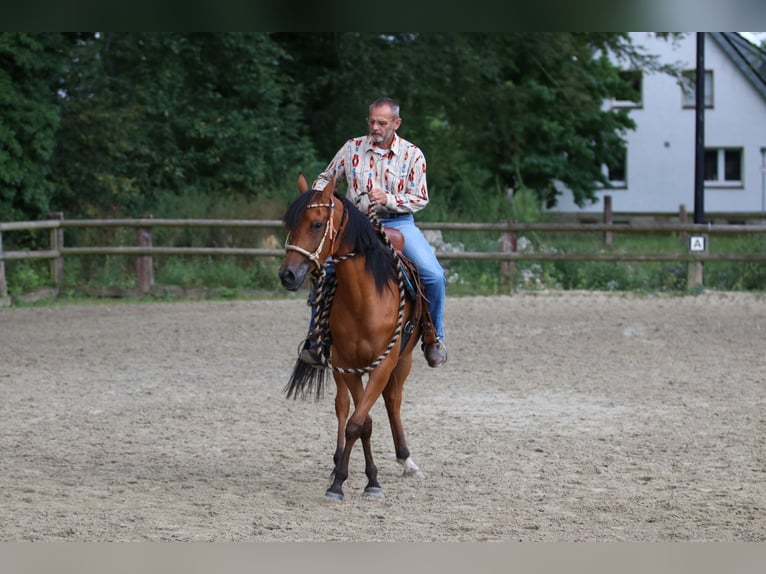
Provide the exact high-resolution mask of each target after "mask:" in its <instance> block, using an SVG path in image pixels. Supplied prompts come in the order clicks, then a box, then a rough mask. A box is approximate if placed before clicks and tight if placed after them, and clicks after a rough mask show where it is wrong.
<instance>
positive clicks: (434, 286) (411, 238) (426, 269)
mask: <svg viewBox="0 0 766 574" xmlns="http://www.w3.org/2000/svg"><path fill="white" fill-rule="evenodd" d="M380 221H381V223H382V224H383V226H384V227H393V228H394V229H398V230H399V231H400V232H401V233H402V235H403V236H404V256H405V257H407V259H410V260H411V261H412V262H413V263H414V264H415V267H417V269H418V272H419V273H420V280H421V281H422V283H423V290H424V291H425V294H426V298H427V299H428V310H429V311H430V312H431V319H432V320H433V322H434V328H435V329H436V334H437V336H438V337H439V339H441V340H444V300H445V298H446V291H447V278H446V277H445V275H444V269H443V268H442V266H441V263H439V260H438V259H437V258H436V255H435V254H434V251H433V249H431V245H430V244H429V243H428V240H427V239H426V238H425V235H423V232H422V231H420V228H418V227H417V226H416V225H415V218H414V217H413V216H412V215H411V214H406V215H400V216H398V217H386V218H381V220H380ZM325 272H326V273H327V275H328V276H329V275H331V274H333V273H335V266H334V265H333V264H332V263H331V262H330V265H328V267H327V270H326V271H325ZM313 297H314V294H313V293H312V296H311V302H312V305H311V321H310V323H309V334H311V331H312V330H313V329H314V317H315V314H316V309H315V306H314V304H313V302H314V301H313Z"/></svg>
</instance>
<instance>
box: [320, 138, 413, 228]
mask: <svg viewBox="0 0 766 574" xmlns="http://www.w3.org/2000/svg"><path fill="white" fill-rule="evenodd" d="M333 175H334V176H335V182H336V188H337V186H338V183H339V182H340V181H342V180H344V179H345V181H346V183H347V184H348V190H347V191H346V197H348V199H350V200H351V201H352V202H354V204H355V205H356V206H357V207H358V208H359V209H360V210H362V212H363V213H368V212H369V210H370V198H369V195H367V193H368V192H369V191H370V190H372V189H373V188H374V187H377V188H380V189H382V190H383V191H385V192H386V195H387V197H388V200H387V202H386V205H385V207H383V206H381V208H380V209H381V211H379V214H380V215H381V216H382V217H386V216H391V215H396V214H399V213H415V212H416V211H419V210H421V209H423V208H424V207H425V206H426V205H428V185H427V184H426V158H425V156H424V155H423V152H422V151H421V150H420V148H418V147H417V146H416V145H414V144H412V143H410V142H408V141H407V140H405V139H404V138H401V137H399V136H398V135H396V134H394V140H393V142H392V143H391V149H390V150H383V149H380V148H378V147H377V146H376V145H375V142H374V141H372V139H371V138H370V136H369V135H365V136H361V137H358V138H353V139H350V140H348V141H347V142H346V143H345V144H344V145H343V147H341V148H340V149H339V150H338V153H336V154H335V157H334V158H333V159H332V161H331V162H330V163H329V164H328V166H327V168H325V170H324V171H323V172H322V173H320V174H319V175H318V176H317V180H316V181H315V182H314V185H313V186H312V187H313V188H314V189H324V187H325V186H326V185H327V183H328V182H329V181H330V179H331V178H332V177H333Z"/></svg>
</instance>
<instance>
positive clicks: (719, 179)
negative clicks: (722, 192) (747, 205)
mask: <svg viewBox="0 0 766 574" xmlns="http://www.w3.org/2000/svg"><path fill="white" fill-rule="evenodd" d="M730 152H737V153H738V154H739V168H738V169H739V179H726V166H727V161H726V160H727V158H726V155H727V153H730ZM711 153H715V156H716V165H715V175H716V178H715V179H708V154H711ZM744 173H745V150H744V148H742V147H734V146H721V147H706V148H705V180H704V184H705V188H706V189H716V188H717V189H744V187H745V181H744V177H743V176H744Z"/></svg>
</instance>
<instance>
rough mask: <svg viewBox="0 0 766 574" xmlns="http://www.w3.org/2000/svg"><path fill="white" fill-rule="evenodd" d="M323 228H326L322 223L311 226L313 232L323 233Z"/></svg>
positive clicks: (318, 222)
mask: <svg viewBox="0 0 766 574" xmlns="http://www.w3.org/2000/svg"><path fill="white" fill-rule="evenodd" d="M322 227H324V223H322V222H321V221H315V222H314V223H312V224H311V229H312V230H313V231H321V229H322Z"/></svg>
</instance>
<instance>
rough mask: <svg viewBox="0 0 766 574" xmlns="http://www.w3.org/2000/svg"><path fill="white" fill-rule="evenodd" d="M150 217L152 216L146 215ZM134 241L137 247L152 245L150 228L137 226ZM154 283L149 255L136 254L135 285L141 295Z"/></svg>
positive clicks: (145, 293)
mask: <svg viewBox="0 0 766 574" xmlns="http://www.w3.org/2000/svg"><path fill="white" fill-rule="evenodd" d="M147 217H148V218H151V217H152V216H151V215H149V216H147ZM136 242H137V244H138V246H139V247H151V246H152V228H151V227H138V228H137V230H136ZM152 285H154V270H153V265H152V256H151V255H138V256H137V257H136V287H137V288H138V292H139V294H141V295H148V294H149V291H151V289H152Z"/></svg>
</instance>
